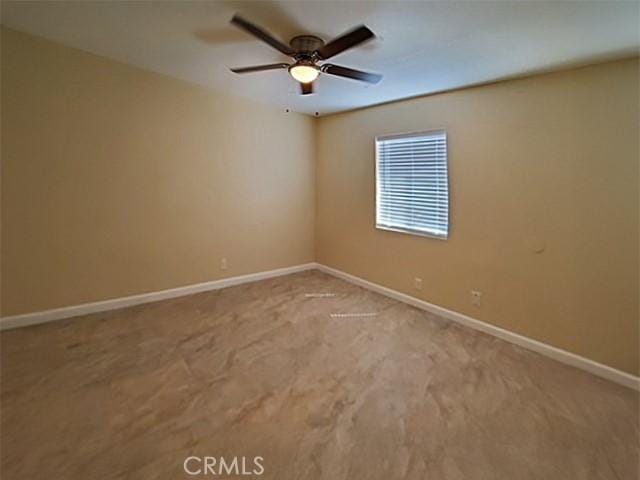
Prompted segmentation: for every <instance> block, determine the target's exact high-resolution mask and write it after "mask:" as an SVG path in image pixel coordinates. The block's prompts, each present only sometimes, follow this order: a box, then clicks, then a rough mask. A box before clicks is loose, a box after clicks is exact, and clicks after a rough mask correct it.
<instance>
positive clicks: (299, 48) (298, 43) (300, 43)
mask: <svg viewBox="0 0 640 480" xmlns="http://www.w3.org/2000/svg"><path fill="white" fill-rule="evenodd" d="M289 45H290V46H291V48H293V50H295V52H296V53H298V54H306V55H311V54H312V53H313V52H315V51H316V50H318V49H319V48H320V47H322V46H323V45H324V40H322V39H321V38H320V37H316V36H315V35H298V36H297V37H293V38H292V39H291V41H290V42H289Z"/></svg>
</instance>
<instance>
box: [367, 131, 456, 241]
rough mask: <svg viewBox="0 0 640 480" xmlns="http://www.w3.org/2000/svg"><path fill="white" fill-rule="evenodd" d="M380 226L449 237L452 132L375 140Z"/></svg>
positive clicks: (377, 217) (377, 220) (378, 218)
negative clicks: (448, 160)
mask: <svg viewBox="0 0 640 480" xmlns="http://www.w3.org/2000/svg"><path fill="white" fill-rule="evenodd" d="M376 227H377V228H382V229H386V230H396V231H401V232H408V233H415V234H418V235H427V236H433V237H437V238H447V234H448V232H449V182H448V179H447V134H446V132H444V131H433V132H427V133H421V134H411V135H399V136H393V137H378V138H376Z"/></svg>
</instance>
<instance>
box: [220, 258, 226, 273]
mask: <svg viewBox="0 0 640 480" xmlns="http://www.w3.org/2000/svg"><path fill="white" fill-rule="evenodd" d="M226 269H227V259H226V258H224V257H223V258H221V259H220V270H226Z"/></svg>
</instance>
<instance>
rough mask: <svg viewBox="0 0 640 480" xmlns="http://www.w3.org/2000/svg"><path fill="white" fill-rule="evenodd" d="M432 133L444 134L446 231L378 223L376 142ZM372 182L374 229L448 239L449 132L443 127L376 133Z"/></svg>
mask: <svg viewBox="0 0 640 480" xmlns="http://www.w3.org/2000/svg"><path fill="white" fill-rule="evenodd" d="M434 134H444V142H445V147H446V152H447V156H446V166H447V173H446V178H447V233H446V234H445V235H438V234H436V233H429V232H424V231H421V230H413V229H410V228H399V227H388V226H385V225H379V224H378V213H379V201H378V199H379V194H380V182H379V178H380V175H379V168H378V167H379V165H378V164H379V161H378V158H379V156H378V153H379V152H378V143H379V142H380V141H385V140H396V139H403V138H413V137H424V136H429V135H434ZM374 149H375V155H374V161H373V162H374V183H375V193H374V195H375V197H374V218H373V226H374V228H375V229H376V230H382V231H387V232H396V233H404V234H406V235H414V236H417V237H425V238H432V239H435V240H448V239H449V236H450V235H451V183H450V182H449V133H448V132H447V130H446V129H445V128H434V129H430V130H423V131H420V132H410V133H398V134H392V135H376V137H375V138H374Z"/></svg>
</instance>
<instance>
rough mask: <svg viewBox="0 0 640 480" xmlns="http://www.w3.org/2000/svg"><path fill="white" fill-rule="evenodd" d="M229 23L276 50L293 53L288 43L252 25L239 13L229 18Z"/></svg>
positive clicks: (286, 53)
mask: <svg viewBox="0 0 640 480" xmlns="http://www.w3.org/2000/svg"><path fill="white" fill-rule="evenodd" d="M231 23H232V24H233V25H235V26H236V27H239V28H241V29H243V30H244V31H246V32H249V33H250V34H251V35H253V36H254V37H257V38H259V39H260V40H262V41H263V42H265V43H268V44H269V45H271V46H272V47H273V48H275V49H276V50H279V51H280V52H282V53H284V54H285V55H289V56H291V55H293V54H294V53H295V52H294V51H293V49H292V48H291V47H290V46H289V45H285V44H284V43H282V42H281V41H280V40H278V39H276V38H274V37H273V36H272V35H271V34H270V33H268V32H266V31H265V30H263V29H262V28H260V27H258V26H256V25H254V24H253V23H251V22H249V21H247V20H245V19H244V18H242V17H241V16H239V15H234V16H233V18H232V19H231Z"/></svg>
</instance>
